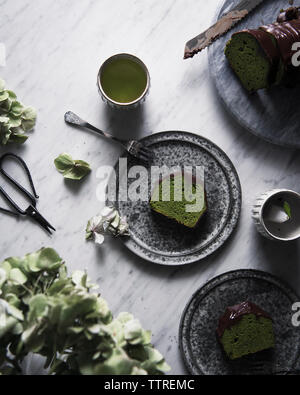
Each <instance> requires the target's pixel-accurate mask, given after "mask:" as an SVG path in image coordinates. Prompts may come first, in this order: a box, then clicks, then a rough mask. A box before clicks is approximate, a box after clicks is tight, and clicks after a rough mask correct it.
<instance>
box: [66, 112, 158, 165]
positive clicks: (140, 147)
mask: <svg viewBox="0 0 300 395" xmlns="http://www.w3.org/2000/svg"><path fill="white" fill-rule="evenodd" d="M65 121H66V123H68V124H70V125H75V126H78V127H81V128H86V129H89V130H92V131H93V132H95V133H97V134H99V135H100V136H102V137H106V138H108V139H110V140H113V141H115V142H117V143H118V144H120V145H122V146H123V148H125V150H126V151H127V152H128V153H129V154H130V155H132V156H134V157H135V158H137V159H139V160H142V161H143V162H146V163H149V162H151V159H152V157H153V155H152V152H151V151H150V150H149V148H147V147H146V146H145V145H144V144H143V143H142V142H140V141H136V140H129V141H127V140H121V139H118V138H117V137H114V136H112V135H110V134H108V133H106V132H103V130H100V129H98V128H96V127H95V126H93V125H91V124H90V123H88V122H86V121H84V120H83V119H81V118H80V117H79V116H78V115H76V114H74V113H73V112H72V111H68V112H66V114H65Z"/></svg>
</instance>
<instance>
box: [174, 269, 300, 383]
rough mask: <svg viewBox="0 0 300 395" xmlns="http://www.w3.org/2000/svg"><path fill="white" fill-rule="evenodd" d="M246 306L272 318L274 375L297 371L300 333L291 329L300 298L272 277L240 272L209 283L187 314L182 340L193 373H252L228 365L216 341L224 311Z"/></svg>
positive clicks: (196, 295) (181, 326) (195, 297)
mask: <svg viewBox="0 0 300 395" xmlns="http://www.w3.org/2000/svg"><path fill="white" fill-rule="evenodd" d="M244 301H250V302H253V303H255V304H257V305H258V306H260V307H261V308H262V309H263V310H265V311H266V312H267V313H269V314H270V315H271V317H272V318H273V321H274V331H275V336H276V348H275V350H274V351H273V352H271V353H270V355H268V358H269V359H268V361H269V362H270V363H271V365H272V371H273V372H278V371H285V370H288V369H295V368H296V367H295V366H294V365H295V362H296V361H297V360H298V359H299V355H300V349H299V345H300V333H299V328H295V327H293V325H292V314H293V312H292V305H293V304H294V303H295V302H298V301H299V297H298V296H297V295H296V294H295V293H294V292H293V291H292V290H291V289H290V288H289V287H288V286H287V285H285V284H283V283H282V282H281V281H280V280H279V279H277V278H276V277H274V276H272V275H270V274H268V273H264V272H260V271H255V270H238V271H235V272H230V273H226V274H223V275H222V276H220V277H217V278H215V279H213V280H212V281H210V282H209V283H207V284H206V285H205V286H204V287H202V288H201V289H200V290H199V291H197V292H196V293H195V295H194V296H193V297H192V299H191V301H190V302H189V303H188V305H187V307H186V309H185V311H184V314H183V316H182V320H181V324H180V333H179V341H180V348H181V352H182V355H183V358H184V362H185V365H186V367H187V369H188V371H189V372H190V373H191V374H193V375H230V374H247V373H249V371H247V370H245V366H243V365H242V363H241V362H238V363H236V362H235V363H232V362H230V361H228V360H227V358H226V356H225V355H224V353H223V351H222V350H221V347H220V345H219V343H218V341H217V337H216V328H217V326H218V322H219V318H220V316H221V315H223V314H224V312H225V310H226V308H227V307H228V306H232V305H236V304H238V303H241V302H244ZM242 366H243V367H242Z"/></svg>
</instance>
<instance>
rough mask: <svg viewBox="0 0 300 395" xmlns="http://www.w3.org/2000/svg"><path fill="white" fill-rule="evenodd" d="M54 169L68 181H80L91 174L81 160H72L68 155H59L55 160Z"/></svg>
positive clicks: (87, 165)
mask: <svg viewBox="0 0 300 395" xmlns="http://www.w3.org/2000/svg"><path fill="white" fill-rule="evenodd" d="M54 164H55V167H56V169H57V170H58V171H59V172H60V173H61V174H62V175H63V176H64V178H66V179H68V180H76V181H80V180H82V179H83V178H84V177H86V176H87V175H88V174H89V173H90V172H91V167H90V165H89V164H88V163H87V162H84V161H83V160H74V159H73V158H72V156H71V155H69V154H66V153H64V154H61V155H59V156H58V157H57V158H56V159H55V160H54Z"/></svg>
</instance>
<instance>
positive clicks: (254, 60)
mask: <svg viewBox="0 0 300 395" xmlns="http://www.w3.org/2000/svg"><path fill="white" fill-rule="evenodd" d="M225 55H226V57H227V59H228V61H229V63H230V66H231V68H232V69H233V71H234V72H235V74H236V75H237V76H238V78H239V79H240V81H241V83H242V84H243V86H244V87H245V88H246V89H247V90H248V91H249V92H255V91H257V90H259V89H264V88H269V87H270V86H271V85H272V84H273V83H274V82H275V81H276V78H277V70H278V64H279V54H278V50H277V46H276V41H275V40H274V38H273V37H272V36H271V35H270V34H268V33H267V32H265V31H262V30H259V29H257V30H244V31H241V32H238V33H235V34H233V36H232V38H231V40H229V41H228V43H227V45H226V48H225Z"/></svg>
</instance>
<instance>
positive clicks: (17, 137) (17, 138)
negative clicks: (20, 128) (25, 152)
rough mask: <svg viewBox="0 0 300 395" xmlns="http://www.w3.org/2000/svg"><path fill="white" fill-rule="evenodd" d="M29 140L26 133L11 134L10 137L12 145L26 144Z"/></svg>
mask: <svg viewBox="0 0 300 395" xmlns="http://www.w3.org/2000/svg"><path fill="white" fill-rule="evenodd" d="M27 139H28V136H26V134H24V133H11V134H10V137H9V142H10V143H16V144H24V143H25V142H26V141H27Z"/></svg>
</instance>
